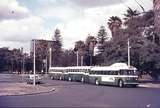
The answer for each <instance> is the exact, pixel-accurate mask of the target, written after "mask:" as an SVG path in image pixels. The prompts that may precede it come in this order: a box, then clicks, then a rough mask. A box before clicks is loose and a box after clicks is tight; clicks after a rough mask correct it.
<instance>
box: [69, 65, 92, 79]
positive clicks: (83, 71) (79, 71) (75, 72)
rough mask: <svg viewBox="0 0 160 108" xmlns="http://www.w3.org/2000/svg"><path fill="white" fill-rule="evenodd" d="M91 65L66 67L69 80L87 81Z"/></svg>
mask: <svg viewBox="0 0 160 108" xmlns="http://www.w3.org/2000/svg"><path fill="white" fill-rule="evenodd" d="M90 69H91V67H90V66H73V67H66V75H67V78H68V81H81V82H87V79H88V77H87V76H88V74H89V71H90Z"/></svg>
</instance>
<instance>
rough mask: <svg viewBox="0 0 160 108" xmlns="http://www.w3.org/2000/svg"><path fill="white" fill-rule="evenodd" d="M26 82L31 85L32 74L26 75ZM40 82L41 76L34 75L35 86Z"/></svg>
mask: <svg viewBox="0 0 160 108" xmlns="http://www.w3.org/2000/svg"><path fill="white" fill-rule="evenodd" d="M26 81H27V83H28V84H33V81H34V74H30V75H28V76H27V79H26ZM41 82H42V78H41V76H40V75H38V74H36V75H35V83H36V84H40V83H41Z"/></svg>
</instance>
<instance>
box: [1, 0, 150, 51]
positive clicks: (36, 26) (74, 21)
mask: <svg viewBox="0 0 160 108" xmlns="http://www.w3.org/2000/svg"><path fill="white" fill-rule="evenodd" d="M121 1H124V2H123V4H122V2H121ZM138 1H140V0H138ZM148 1H149V0H145V1H143V2H142V1H141V2H140V3H142V4H143V5H144V6H145V8H147V9H151V6H152V5H150V4H151V3H150V2H148ZM22 2H23V3H22ZM148 3H150V4H148ZM127 6H131V7H132V8H133V9H140V8H139V6H138V5H137V4H136V3H135V2H133V0H111V1H110V0H27V2H26V1H22V0H18V1H16V0H12V1H11V0H2V1H1V3H0V16H1V17H0V34H1V37H0V41H1V42H0V47H3V46H9V47H12V48H13V47H16V48H20V47H21V46H23V47H25V48H24V49H26V50H27V51H28V52H29V49H30V41H31V39H52V38H53V34H54V30H55V29H56V28H59V29H60V30H61V34H62V37H63V42H64V44H63V48H67V49H68V48H73V47H74V43H75V41H78V40H83V41H84V40H85V39H86V38H87V36H88V34H91V35H93V36H96V35H97V32H98V30H99V28H100V26H101V25H104V26H105V27H106V28H107V21H108V18H109V17H110V16H120V17H123V14H124V13H125V12H126V9H127ZM3 11H4V12H3ZM107 30H108V28H107ZM108 32H109V30H108ZM109 35H110V34H109Z"/></svg>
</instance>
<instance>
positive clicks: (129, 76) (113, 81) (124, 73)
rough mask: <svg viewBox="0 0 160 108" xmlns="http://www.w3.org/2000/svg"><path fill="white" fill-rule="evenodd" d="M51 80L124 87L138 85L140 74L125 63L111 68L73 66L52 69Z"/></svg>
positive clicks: (116, 64) (50, 71) (50, 70)
mask: <svg viewBox="0 0 160 108" xmlns="http://www.w3.org/2000/svg"><path fill="white" fill-rule="evenodd" d="M49 76H50V77H51V79H58V80H67V81H79V82H83V83H84V82H85V83H93V84H96V85H101V84H105V85H116V86H119V87H124V86H126V85H132V86H134V87H136V86H137V85H138V74H137V69H136V68H135V67H132V66H130V67H128V66H127V65H126V64H125V63H115V64H113V65H111V66H104V67H102V66H93V67H90V66H73V67H51V68H50V69H49Z"/></svg>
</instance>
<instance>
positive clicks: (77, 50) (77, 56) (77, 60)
mask: <svg viewBox="0 0 160 108" xmlns="http://www.w3.org/2000/svg"><path fill="white" fill-rule="evenodd" d="M78 59H79V57H78V50H77V66H78V62H79V60H78Z"/></svg>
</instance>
